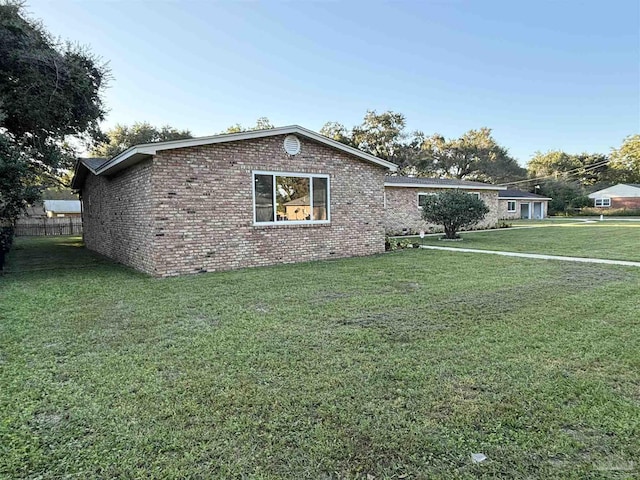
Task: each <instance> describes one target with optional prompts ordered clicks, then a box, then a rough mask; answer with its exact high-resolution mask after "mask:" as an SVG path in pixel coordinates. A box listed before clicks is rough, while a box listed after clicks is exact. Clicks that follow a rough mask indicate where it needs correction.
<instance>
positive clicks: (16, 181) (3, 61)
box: [0, 1, 109, 225]
mask: <svg viewBox="0 0 640 480" xmlns="http://www.w3.org/2000/svg"><path fill="white" fill-rule="evenodd" d="M108 77H109V71H108V69H107V67H106V66H105V65H104V63H102V62H101V61H100V60H99V59H97V58H96V57H95V56H94V55H92V54H91V53H90V52H89V51H88V50H87V49H86V48H82V47H79V46H77V45H73V44H70V43H61V42H59V41H56V40H54V39H53V37H52V36H51V35H50V34H49V33H48V32H47V31H46V29H45V27H44V26H43V25H42V24H41V23H40V22H38V21H35V20H33V19H31V18H29V17H28V16H27V15H26V13H25V10H24V6H23V4H22V3H21V2H17V1H1V2H0V173H2V182H0V224H4V225H7V224H11V223H12V222H13V221H14V220H15V219H16V218H17V216H18V215H19V214H20V212H21V211H22V210H23V209H24V208H25V207H26V206H27V204H28V203H29V202H33V201H34V200H35V199H36V198H37V197H38V195H39V192H40V191H41V189H42V188H45V187H46V186H47V183H51V182H53V180H54V179H55V178H56V176H57V175H58V174H59V173H60V172H61V171H62V170H63V169H65V168H69V167H70V166H71V165H72V164H73V161H74V158H75V152H74V151H73V149H72V148H70V147H69V144H70V143H69V142H70V140H71V139H72V138H76V139H80V140H81V141H84V142H87V143H91V142H94V141H96V140H99V139H101V133H100V129H99V122H100V121H101V120H102V119H103V118H104V114H105V109H104V106H103V101H102V96H101V95H102V92H103V90H104V88H105V83H106V80H107V79H108Z"/></svg>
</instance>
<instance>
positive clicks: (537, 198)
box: [498, 197, 553, 200]
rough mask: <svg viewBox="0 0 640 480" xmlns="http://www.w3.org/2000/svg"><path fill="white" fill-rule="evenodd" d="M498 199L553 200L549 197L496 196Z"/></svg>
mask: <svg viewBox="0 0 640 480" xmlns="http://www.w3.org/2000/svg"><path fill="white" fill-rule="evenodd" d="M498 198H499V199H500V200H553V198H549V197H498Z"/></svg>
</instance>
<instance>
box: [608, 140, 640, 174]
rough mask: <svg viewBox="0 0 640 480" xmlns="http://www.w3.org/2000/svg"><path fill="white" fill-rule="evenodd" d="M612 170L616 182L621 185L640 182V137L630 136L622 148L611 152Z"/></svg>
mask: <svg viewBox="0 0 640 480" xmlns="http://www.w3.org/2000/svg"><path fill="white" fill-rule="evenodd" d="M611 168H612V169H613V171H614V172H615V174H614V177H615V179H616V181H618V182H621V183H639V182H640V135H638V134H636V135H630V136H628V137H627V138H625V139H624V141H623V142H622V145H621V146H620V148H616V149H613V151H612V152H611Z"/></svg>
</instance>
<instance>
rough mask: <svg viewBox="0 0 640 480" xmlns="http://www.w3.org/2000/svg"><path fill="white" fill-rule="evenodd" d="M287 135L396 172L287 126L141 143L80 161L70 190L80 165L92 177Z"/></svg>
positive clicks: (340, 145)
mask: <svg viewBox="0 0 640 480" xmlns="http://www.w3.org/2000/svg"><path fill="white" fill-rule="evenodd" d="M290 134H296V135H300V136H302V137H306V138H308V139H310V140H314V141H316V142H318V143H322V144H324V145H327V146H329V147H332V148H335V149H336V150H340V151H342V152H345V153H348V154H350V155H353V156H354V157H358V158H360V159H362V160H364V161H366V162H369V163H373V164H374V165H378V166H380V167H383V168H386V169H389V170H391V171H396V170H397V168H398V167H397V165H396V164H394V163H391V162H388V161H387V160H383V159H381V158H378V157H376V156H374V155H371V154H369V153H365V152H363V151H361V150H358V149H357V148H353V147H350V146H348V145H345V144H343V143H340V142H338V141H336V140H333V139H331V138H328V137H325V136H324V135H320V134H319V133H316V132H314V131H312V130H308V129H306V128H303V127H301V126H299V125H290V126H287V127H278V128H270V129H267V130H252V131H249V132H240V133H226V134H222V135H212V136H208V137H199V138H188V139H185V140H171V141H168V142H155V143H144V144H141V145H135V146H133V147H130V148H128V149H127V150H125V151H124V152H122V153H120V154H118V155H116V156H115V157H113V158H111V159H109V160H106V161H104V162H102V163H100V162H99V161H98V160H99V159H86V158H85V159H80V160H79V161H78V162H76V171H75V175H74V179H73V181H72V187H73V188H80V186H81V185H82V180H83V179H79V180H78V181H77V182H76V176H78V168H79V167H80V166H84V167H86V168H88V169H89V170H90V171H91V173H93V174H95V175H108V174H111V173H115V172H117V171H119V170H122V169H124V168H127V167H129V166H131V165H134V164H136V163H138V162H140V161H142V160H144V159H146V158H149V157H151V156H153V155H155V154H156V153H157V152H160V151H162V150H172V149H175V148H188V147H198V146H202V145H213V144H216V143H226V142H238V141H241V140H250V139H254V138H264V137H274V136H277V135H290Z"/></svg>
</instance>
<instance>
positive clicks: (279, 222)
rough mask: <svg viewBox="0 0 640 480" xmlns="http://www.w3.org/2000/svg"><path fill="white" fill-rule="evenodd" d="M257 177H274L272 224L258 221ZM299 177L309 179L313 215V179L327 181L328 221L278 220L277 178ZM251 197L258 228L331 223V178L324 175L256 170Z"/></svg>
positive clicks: (310, 205) (252, 175)
mask: <svg viewBox="0 0 640 480" xmlns="http://www.w3.org/2000/svg"><path fill="white" fill-rule="evenodd" d="M256 175H271V176H272V177H273V218H274V221H272V222H258V221H257V220H256ZM275 177H297V178H308V179H309V207H310V209H311V214H312V215H313V179H314V178H325V179H326V180H327V219H326V220H277V218H278V203H277V201H276V178H275ZM251 179H252V180H253V181H252V182H251V197H252V200H253V205H252V207H251V208H252V209H253V225H254V226H257V227H261V226H269V225H323V224H327V223H331V178H330V176H329V175H327V174H324V173H299V172H274V171H270V170H254V171H252V172H251Z"/></svg>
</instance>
